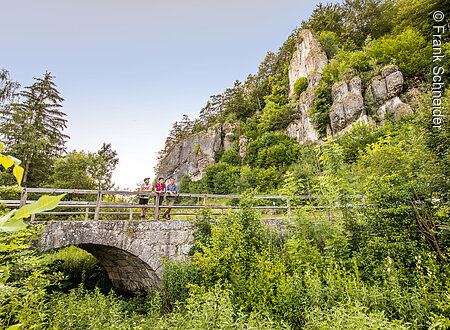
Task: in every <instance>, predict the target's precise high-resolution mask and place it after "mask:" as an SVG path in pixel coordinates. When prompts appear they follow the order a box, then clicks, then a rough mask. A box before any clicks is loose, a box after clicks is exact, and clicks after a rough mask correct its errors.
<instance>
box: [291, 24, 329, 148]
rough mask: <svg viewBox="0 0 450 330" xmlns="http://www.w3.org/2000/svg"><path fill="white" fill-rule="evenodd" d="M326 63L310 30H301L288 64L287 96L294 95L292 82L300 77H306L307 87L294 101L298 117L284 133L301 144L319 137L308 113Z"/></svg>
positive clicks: (323, 53) (325, 56) (325, 57)
mask: <svg viewBox="0 0 450 330" xmlns="http://www.w3.org/2000/svg"><path fill="white" fill-rule="evenodd" d="M327 63H328V59H327V55H326V54H325V52H324V51H322V50H321V48H320V44H319V42H318V41H317V40H316V39H315V38H314V36H313V35H312V33H311V31H309V30H302V31H301V32H300V33H299V38H298V42H297V45H296V46H295V52H294V54H293V55H292V59H291V62H290V64H289V96H290V97H293V96H294V94H295V93H294V84H295V82H296V81H297V80H298V79H299V78H301V77H306V78H308V88H307V89H306V91H305V92H303V93H302V94H301V95H300V98H299V100H298V101H297V102H296V106H297V111H298V117H299V119H298V120H296V121H294V122H292V123H290V124H289V126H288V127H287V128H286V134H287V135H288V136H290V137H295V138H296V139H297V141H298V142H299V143H302V144H303V143H305V142H308V141H316V140H318V139H319V134H318V133H317V131H316V130H315V129H314V127H313V125H312V124H311V121H310V119H309V116H308V113H309V111H310V109H311V108H312V106H313V105H314V91H315V90H316V88H317V86H318V85H319V82H320V79H321V77H322V70H323V68H324V67H325V66H326V65H327Z"/></svg>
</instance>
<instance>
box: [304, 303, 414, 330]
mask: <svg viewBox="0 0 450 330" xmlns="http://www.w3.org/2000/svg"><path fill="white" fill-rule="evenodd" d="M305 329H349V330H353V329H410V327H409V326H408V325H407V324H405V323H404V322H402V321H399V320H394V321H390V320H389V319H388V318H387V317H386V316H385V315H384V313H383V312H382V311H377V312H370V311H369V309H368V308H367V307H364V306H360V305H355V306H345V305H344V306H336V307H332V308H330V309H321V308H320V307H316V308H314V309H312V310H310V311H308V312H307V313H306V324H305Z"/></svg>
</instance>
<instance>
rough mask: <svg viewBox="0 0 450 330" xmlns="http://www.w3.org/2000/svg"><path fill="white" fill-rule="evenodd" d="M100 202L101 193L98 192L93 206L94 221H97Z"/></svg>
mask: <svg viewBox="0 0 450 330" xmlns="http://www.w3.org/2000/svg"><path fill="white" fill-rule="evenodd" d="M101 201H102V191H101V190H99V191H98V194H97V204H95V213H94V220H98V214H99V213H100V203H101Z"/></svg>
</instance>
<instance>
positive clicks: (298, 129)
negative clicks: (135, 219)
mask: <svg viewBox="0 0 450 330" xmlns="http://www.w3.org/2000/svg"><path fill="white" fill-rule="evenodd" d="M327 63H328V59H327V56H326V54H325V52H324V51H322V50H321V47H320V43H319V42H318V41H317V40H316V39H315V38H314V36H313V35H312V33H311V31H309V30H302V31H301V32H300V33H299V37H298V42H297V44H296V49H295V52H294V53H293V56H292V59H291V62H290V65H289V71H288V75H289V95H290V97H291V100H293V102H294V103H295V106H296V109H297V114H296V115H297V116H296V117H297V119H296V120H295V121H293V122H291V123H290V124H289V125H288V126H287V128H286V129H285V131H284V132H285V133H286V134H287V135H288V136H290V137H295V138H296V139H297V141H298V142H299V143H301V144H304V143H308V142H315V141H317V140H319V139H320V136H319V133H318V132H317V130H316V129H315V128H314V126H313V125H312V123H311V120H310V118H309V113H310V111H311V109H312V108H313V106H314V95H315V92H316V90H317V87H318V86H319V83H320V80H321V78H322V72H323V69H324V68H325V66H326V65H327ZM302 77H305V78H307V80H308V86H307V88H306V90H305V91H304V92H302V93H301V95H300V96H299V97H298V99H296V98H297V96H296V95H295V92H294V84H295V82H296V81H297V80H298V79H299V78H302ZM403 85H404V79H403V75H402V73H401V72H400V71H399V69H398V67H397V66H395V65H389V66H386V67H384V68H383V69H382V70H381V74H380V76H377V77H375V78H373V79H372V80H371V81H370V83H369V84H368V85H363V83H362V80H361V78H360V77H357V76H353V77H352V78H351V80H349V81H348V80H347V81H341V82H338V83H336V84H334V86H333V87H332V95H331V98H332V105H331V107H330V109H329V118H328V119H329V120H328V121H329V125H328V127H327V128H326V132H327V136H334V135H337V134H339V133H341V132H345V131H347V130H349V129H350V128H351V127H352V125H353V124H354V123H356V122H361V121H362V122H366V123H367V122H372V123H376V124H377V125H379V126H381V125H383V124H384V121H385V119H386V117H387V116H389V115H392V116H393V118H399V117H400V116H402V115H404V114H407V113H412V108H411V107H410V106H409V105H408V104H405V103H403V102H402V100H401V99H400V97H399V95H400V93H401V92H402V91H403ZM295 99H296V100H295ZM367 109H371V110H370V113H369V112H368V110H367ZM236 125H237V124H233V123H225V124H223V125H222V126H221V127H216V128H211V129H209V130H208V131H207V132H204V133H198V134H196V135H193V136H190V137H188V138H186V139H185V140H184V141H181V142H179V143H178V144H176V145H174V146H173V147H172V148H171V150H169V152H168V153H167V155H166V157H165V158H164V159H163V160H162V161H161V164H160V167H159V174H158V175H159V176H163V177H168V176H172V175H173V176H175V177H176V180H178V181H179V180H181V178H182V177H183V176H184V175H185V174H187V175H189V176H190V177H191V179H192V180H194V181H195V180H199V179H201V178H202V177H203V176H204V175H205V173H206V168H207V167H208V166H210V165H212V164H214V162H215V159H214V158H215V154H216V152H217V151H219V150H220V149H221V148H223V150H229V149H231V148H232V146H233V143H235V142H237V141H238V142H239V155H240V156H241V158H242V159H244V158H245V155H246V145H247V142H248V140H247V137H245V136H238V135H235V134H234V129H235V128H236Z"/></svg>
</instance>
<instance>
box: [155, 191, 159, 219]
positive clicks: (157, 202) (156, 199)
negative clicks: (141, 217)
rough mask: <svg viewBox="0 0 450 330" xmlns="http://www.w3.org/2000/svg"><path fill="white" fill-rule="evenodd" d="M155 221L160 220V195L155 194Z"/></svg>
mask: <svg viewBox="0 0 450 330" xmlns="http://www.w3.org/2000/svg"><path fill="white" fill-rule="evenodd" d="M155 220H159V194H158V193H155Z"/></svg>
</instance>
